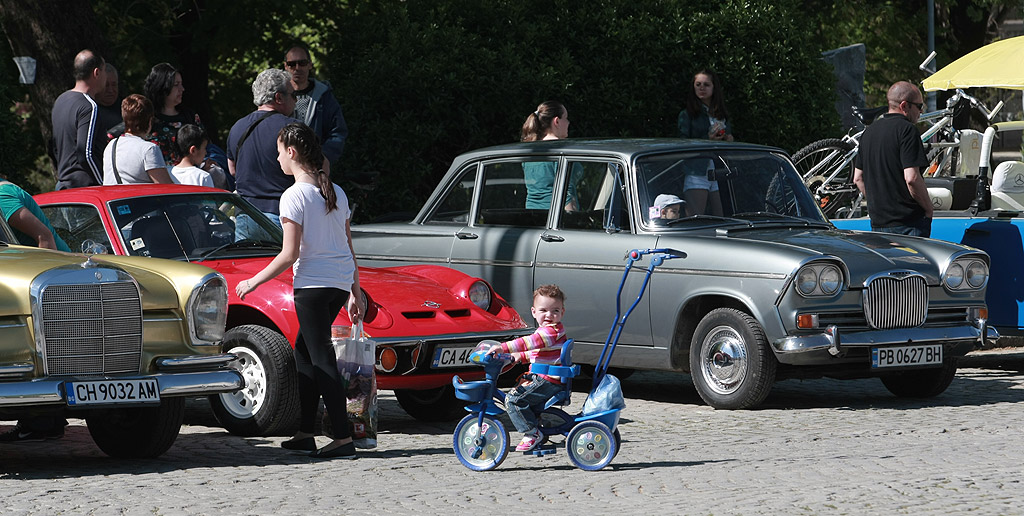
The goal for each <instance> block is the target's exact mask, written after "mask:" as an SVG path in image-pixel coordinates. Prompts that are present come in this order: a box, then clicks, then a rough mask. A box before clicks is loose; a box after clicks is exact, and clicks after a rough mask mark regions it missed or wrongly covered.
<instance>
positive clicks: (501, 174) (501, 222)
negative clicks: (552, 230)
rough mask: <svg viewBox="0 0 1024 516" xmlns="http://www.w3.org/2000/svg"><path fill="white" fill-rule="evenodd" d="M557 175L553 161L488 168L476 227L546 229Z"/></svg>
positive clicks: (556, 164)
mask: <svg viewBox="0 0 1024 516" xmlns="http://www.w3.org/2000/svg"><path fill="white" fill-rule="evenodd" d="M557 171H558V162H557V161H554V160H552V161H528V162H518V161H516V162H500V163H489V164H487V165H485V166H484V168H483V183H482V185H481V191H480V201H479V204H478V208H477V214H476V220H475V223H476V225H479V226H519V227H544V226H546V224H547V218H548V210H549V209H550V207H551V198H552V195H553V193H554V187H555V174H556V172H557Z"/></svg>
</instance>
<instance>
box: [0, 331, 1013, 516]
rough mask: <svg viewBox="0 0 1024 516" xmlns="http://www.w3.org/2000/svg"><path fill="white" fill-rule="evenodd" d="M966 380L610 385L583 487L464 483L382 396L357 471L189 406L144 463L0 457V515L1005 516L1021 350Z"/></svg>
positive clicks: (1, 449)
mask: <svg viewBox="0 0 1024 516" xmlns="http://www.w3.org/2000/svg"><path fill="white" fill-rule="evenodd" d="M966 365H967V366H968V367H965V368H962V369H961V371H960V373H959V374H958V376H957V378H956V380H955V381H954V383H953V385H952V386H951V387H950V388H949V390H948V391H947V392H946V393H944V394H943V395H942V396H939V397H937V398H934V399H931V400H927V401H923V402H921V401H908V400H899V399H896V398H894V397H892V396H891V395H889V394H888V392H887V391H886V390H885V388H884V387H882V385H881V383H880V382H879V381H878V380H861V381H846V382H840V381H834V380H813V381H796V380H791V381H785V382H780V383H778V384H776V386H775V388H774V390H773V391H772V394H771V396H770V397H769V398H768V400H767V402H766V403H765V404H764V406H763V407H761V408H760V409H758V410H749V411H716V410H713V409H710V408H708V407H706V406H704V405H702V404H701V403H700V400H699V398H698V397H697V394H696V393H695V391H694V390H693V386H692V384H690V382H689V379H688V378H685V377H680V376H678V375H668V374H663V373H639V374H636V375H634V376H632V377H631V378H629V379H628V380H625V381H624V382H623V385H624V390H625V393H626V396H627V404H628V406H627V408H626V410H625V412H624V414H623V420H622V422H621V424H620V427H619V428H620V431H621V433H622V437H623V446H622V451H621V452H620V453H619V455H618V456H617V457H616V459H615V461H614V462H613V463H612V464H611V465H610V466H609V467H608V468H606V469H605V470H603V471H599V472H584V471H580V470H577V469H575V468H573V467H571V466H570V465H569V462H568V459H567V457H566V455H565V453H564V451H562V450H560V451H559V453H558V454H556V455H554V456H549V457H545V458H534V457H526V456H522V455H520V454H516V453H515V452H512V453H511V454H510V456H509V458H508V459H507V460H506V461H505V463H504V464H503V465H502V466H501V467H500V468H499V469H498V470H495V471H492V472H487V473H474V472H472V471H469V470H467V469H465V468H464V467H462V466H461V465H460V464H459V462H458V460H457V459H456V458H455V456H454V455H453V453H452V451H451V431H452V429H453V427H454V423H451V424H436V425H433V424H423V423H419V422H417V421H415V420H413V419H412V418H410V417H408V416H406V415H405V414H404V413H403V412H402V410H401V409H400V408H399V407H398V404H397V403H396V402H395V400H394V396H393V395H391V393H390V392H387V391H385V392H382V395H381V418H380V424H381V426H382V428H383V429H384V431H383V432H382V434H381V436H380V441H381V446H380V448H379V449H377V450H374V451H369V452H366V453H363V454H362V455H361V458H360V459H359V460H357V461H337V460H336V461H327V462H311V461H310V460H309V459H308V458H306V457H304V456H302V455H297V454H294V453H292V452H288V451H285V450H282V449H281V448H279V446H278V444H279V443H280V442H281V441H282V440H283V439H284V438H283V437H272V438H240V437H235V436H232V435H229V434H226V433H225V432H224V431H223V430H221V429H219V428H216V427H215V423H214V421H213V420H212V416H210V415H209V411H208V405H207V404H206V403H205V401H193V402H190V403H189V410H188V414H187V415H186V422H187V423H188V424H187V426H185V427H184V428H183V429H182V434H181V435H180V436H179V437H178V441H177V442H176V443H175V445H174V447H173V448H171V450H170V451H169V452H168V453H167V454H165V455H164V456H163V457H161V458H160V459H155V460H143V461H119V460H114V459H110V458H107V457H106V456H105V455H103V454H102V453H101V452H100V451H99V450H98V449H97V448H96V447H95V446H94V445H93V444H92V441H91V440H90V438H89V435H88V430H87V429H86V427H85V426H84V423H83V422H82V421H80V420H72V424H71V426H70V427H68V432H67V436H66V437H65V438H64V439H62V440H60V441H53V442H52V443H47V444H43V445H41V444H38V443H23V444H16V445H3V446H0V494H2V496H0V514H4V515H22V514H47V515H50V514H74V515H80V514H127V515H135V514H138V515H172V514H232V515H234V514H424V515H425V514H460V513H461V514H466V513H469V512H478V511H488V512H486V513H485V514H514V513H520V514H521V513H523V511H544V512H545V513H546V514H584V513H595V514H612V513H616V512H618V513H621V514H637V513H640V512H641V511H642V512H644V513H648V514H698V515H703V514H709V515H710V514H715V515H719V514H857V515H859V514H887V515H888V514H914V515H918V514H952V513H962V512H967V511H974V513H976V514H1020V513H1021V512H1022V511H1024V508H1022V507H1024V484H1022V473H1024V446H1021V444H1020V443H1021V440H1022V435H1021V434H1022V432H1021V428H1022V422H1024V349H1003V350H994V351H991V352H984V353H981V354H977V355H974V356H972V357H971V358H970V359H969V360H968V363H967V364H966ZM584 397H585V395H584V394H583V393H580V394H577V395H576V396H575V397H574V402H573V406H572V407H570V408H571V409H572V410H570V412H571V411H575V410H578V407H579V406H580V405H581V403H582V401H583V399H584ZM4 429H5V428H0V431H2V430H4ZM320 439H321V444H324V443H326V440H324V438H320ZM513 439H514V440H516V439H517V436H515V434H513Z"/></svg>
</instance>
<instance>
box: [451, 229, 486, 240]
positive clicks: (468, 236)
mask: <svg viewBox="0 0 1024 516" xmlns="http://www.w3.org/2000/svg"><path fill="white" fill-rule="evenodd" d="M455 238H458V239H459V240H476V239H477V238H480V236H479V235H477V234H476V233H466V232H464V231H459V232H458V233H455Z"/></svg>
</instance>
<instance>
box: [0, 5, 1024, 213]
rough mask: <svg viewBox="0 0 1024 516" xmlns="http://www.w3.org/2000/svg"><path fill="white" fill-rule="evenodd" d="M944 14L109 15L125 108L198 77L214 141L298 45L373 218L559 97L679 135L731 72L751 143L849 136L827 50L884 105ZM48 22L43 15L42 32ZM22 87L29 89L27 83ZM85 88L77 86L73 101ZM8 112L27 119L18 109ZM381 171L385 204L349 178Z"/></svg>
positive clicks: (363, 209) (424, 9) (249, 11)
mask: <svg viewBox="0 0 1024 516" xmlns="http://www.w3.org/2000/svg"><path fill="white" fill-rule="evenodd" d="M1020 3H1021V2H1020V0H949V1H944V2H940V3H939V5H938V6H937V16H936V25H937V28H936V33H937V39H938V43H939V64H940V66H941V65H942V64H945V63H948V62H950V61H951V60H952V59H954V58H956V57H959V56H960V55H963V54H964V53H966V52H967V51H969V50H972V49H974V48H977V47H978V46H980V45H982V44H984V43H985V42H987V41H990V40H991V39H993V38H994V37H995V35H994V33H993V32H992V31H991V29H992V26H993V23H994V22H996V21H998V20H1000V19H1002V18H1003V17H1005V16H1006V13H1007V12H1008V11H1009V10H1010V9H1013V8H1016V9H1019V8H1020ZM926 5H927V0H899V1H896V0H862V1H858V2H832V1H826V0H777V1H771V0H722V1H716V2H706V1H699V0H633V1H629V0H589V1H588V0H560V1H556V2H552V1H550V0H519V1H515V0H409V1H398V0H323V1H320V2H304V3H298V4H296V3H291V2H284V3H282V2H278V1H272V0H241V1H236V2H221V1H210V0H192V1H189V2H181V1H180V0H151V1H150V2H146V3H139V2H137V1H136V0H93V1H92V6H93V9H94V11H95V12H96V15H97V16H96V18H97V21H98V23H99V24H100V25H101V26H102V31H101V32H102V33H103V36H102V37H105V38H106V39H107V42H106V43H107V47H108V48H110V55H109V56H107V58H108V60H109V61H111V62H113V63H114V64H115V65H117V66H118V68H119V69H120V71H121V88H122V89H121V93H122V95H125V94H128V93H134V92H141V90H142V83H143V80H144V79H145V77H146V74H147V73H148V72H149V69H150V67H152V66H153V65H154V64H156V63H159V62H163V61H166V62H170V63H172V64H174V65H176V66H177V67H178V68H179V69H180V70H182V71H183V75H184V79H185V83H186V91H185V97H184V105H186V106H188V107H190V108H192V109H195V110H197V111H199V112H200V114H201V115H202V116H203V120H204V122H205V123H206V125H207V127H208V129H212V130H213V139H214V141H215V142H223V140H224V139H225V137H226V135H227V130H228V128H230V126H231V125H232V124H233V123H234V121H235V120H237V119H238V118H240V117H241V116H243V115H245V114H246V113H248V112H250V111H252V109H253V108H254V106H253V105H252V102H251V92H250V84H251V82H252V80H253V79H254V78H255V76H256V75H257V74H258V73H259V72H260V71H262V70H263V69H265V68H267V67H270V66H281V64H282V63H281V60H282V57H283V52H284V50H285V48H287V46H288V45H289V44H290V43H291V42H293V41H297V40H301V41H305V42H306V43H307V44H309V46H310V47H311V50H312V54H313V58H314V63H315V65H316V69H315V74H316V76H317V77H318V78H320V79H326V80H328V81H330V82H331V83H332V84H333V86H334V89H335V93H336V95H337V96H338V98H339V100H340V102H341V104H342V107H343V109H344V113H345V117H346V119H347V121H348V123H349V126H350V136H349V140H348V143H347V145H346V151H345V154H344V155H343V157H342V163H341V166H340V167H338V170H335V171H334V172H335V174H334V175H335V180H336V181H338V182H340V183H341V184H342V185H343V186H345V187H346V190H347V191H348V192H349V194H350V196H352V197H353V201H354V202H355V203H357V204H358V205H359V209H358V210H357V212H356V219H357V221H366V220H369V219H372V218H373V217H375V216H377V215H380V214H383V213H387V212H391V211H409V210H415V209H416V208H417V207H418V206H419V205H420V204H421V203H422V201H423V200H424V199H425V198H426V196H427V195H428V194H429V193H430V191H431V190H432V189H433V187H434V185H435V184H436V182H437V180H438V178H439V177H440V176H441V175H442V174H443V173H444V171H445V170H446V168H447V167H448V165H449V163H450V162H451V159H452V158H453V157H454V156H455V155H456V154H458V153H460V152H463V151H465V150H468V149H474V148H478V147H482V146H486V145H492V144H500V143H506V142H511V141H515V140H517V139H518V134H519V128H520V127H521V125H522V122H523V120H524V118H525V117H526V115H527V114H528V113H530V112H531V111H532V110H533V109H534V108H535V106H536V105H537V104H539V103H540V102H542V101H544V100H549V99H554V100H559V101H561V102H563V103H564V104H566V106H567V107H568V109H569V112H570V119H571V121H572V125H571V127H570V136H571V137H614V136H667V137H674V136H676V117H677V115H678V113H679V111H680V109H682V106H683V103H684V98H685V94H686V91H687V89H689V88H690V87H691V86H690V84H691V79H692V75H693V73H694V72H695V71H696V70H698V69H700V68H703V67H710V68H712V69H714V70H716V71H717V72H718V73H719V75H720V76H721V77H722V79H723V81H724V90H725V94H726V102H727V104H728V107H729V110H730V113H731V117H730V118H731V123H732V124H733V125H734V128H735V134H736V136H737V138H738V139H739V140H741V141H748V142H755V143H763V144H768V145H774V146H778V147H781V148H783V149H785V150H788V151H791V152H792V151H795V150H797V149H798V148H800V147H802V146H803V145H806V144H807V143H809V142H812V141H814V140H817V139H820V138H824V137H835V136H839V134H840V133H841V131H840V129H839V127H838V115H837V114H836V113H835V110H834V107H833V106H834V104H833V103H834V100H835V99H834V95H835V94H834V80H833V77H832V74H831V70H830V69H829V67H828V65H826V64H825V63H824V62H823V61H821V59H820V52H822V51H824V50H829V49H832V48H837V47H841V46H846V45H850V44H854V43H865V44H866V46H867V75H866V80H865V87H866V90H867V92H868V103H869V104H872V105H874V104H877V103H879V102H881V99H882V98H884V97H883V92H884V90H885V88H886V87H887V86H888V85H889V84H891V83H892V82H893V81H895V80H899V79H910V80H914V81H919V80H920V79H921V78H922V77H923V74H921V73H920V72H918V71H916V66H917V64H918V63H919V62H920V61H921V59H922V58H923V57H924V54H925V53H926V52H925V43H924V41H925V36H926V19H927V10H926ZM43 21H45V20H43ZM9 52H10V51H9V49H8V48H7V47H6V46H4V49H3V50H2V51H0V61H2V64H0V102H2V106H3V109H0V134H2V135H3V138H2V139H0V167H2V169H3V171H4V173H6V174H7V175H8V176H9V177H11V178H12V179H13V180H15V181H16V182H19V183H21V184H22V185H23V186H25V187H26V188H27V189H29V190H31V191H44V190H49V189H50V188H52V186H53V179H52V172H51V171H50V170H51V166H50V164H49V160H48V159H46V158H45V157H44V154H45V149H44V146H43V144H42V142H41V138H40V137H39V134H38V131H35V130H34V128H35V127H38V121H36V120H32V119H31V118H30V115H28V116H29V118H28V119H26V116H25V115H23V114H22V111H23V110H21V109H20V108H19V111H18V112H17V113H16V112H15V109H13V108H10V107H11V106H12V105H13V103H14V102H16V101H21V100H22V99H24V93H25V92H24V87H23V86H20V85H17V84H16V77H17V74H16V73H15V72H13V69H14V67H13V63H12V62H11V60H10V55H9ZM12 74H13V75H12ZM70 82H71V81H70V77H69V84H68V87H70V86H71V84H70ZM9 108H10V109H9ZM364 172H378V173H379V174H380V180H379V184H378V185H377V187H376V189H375V190H372V191H366V190H361V189H358V188H354V187H353V186H354V185H353V184H352V183H350V182H348V181H347V179H348V178H351V177H353V176H354V175H356V174H359V173H364Z"/></svg>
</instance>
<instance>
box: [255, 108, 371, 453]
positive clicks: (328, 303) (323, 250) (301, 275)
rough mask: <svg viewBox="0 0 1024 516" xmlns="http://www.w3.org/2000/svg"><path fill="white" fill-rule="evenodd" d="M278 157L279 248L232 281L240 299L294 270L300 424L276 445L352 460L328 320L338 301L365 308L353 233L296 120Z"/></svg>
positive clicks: (316, 148)
mask: <svg viewBox="0 0 1024 516" xmlns="http://www.w3.org/2000/svg"><path fill="white" fill-rule="evenodd" d="M277 153H278V156H277V160H278V162H279V163H280V164H281V170H283V171H284V173H285V174H288V175H291V176H295V184H294V185H292V186H290V187H288V189H287V190H285V191H284V193H283V194H282V195H281V227H282V229H283V230H284V244H283V246H282V248H281V252H280V253H279V254H278V255H277V256H276V257H274V259H273V260H272V261H271V262H270V263H269V264H267V266H266V267H265V268H264V269H263V270H262V271H260V272H259V273H258V274H256V275H255V276H253V277H252V278H250V279H247V280H244V281H241V282H239V283H238V285H237V286H236V287H235V293H236V294H238V297H239V298H244V297H245V295H246V294H248V293H249V292H251V291H252V290H253V289H255V288H256V287H258V286H259V285H260V284H262V283H264V282H266V281H268V280H270V279H272V278H274V277H276V276H277V275H279V274H281V273H282V272H284V271H285V270H286V269H287V268H288V267H292V271H293V278H292V281H293V288H294V290H293V292H294V295H293V298H294V301H295V315H296V316H297V317H298V319H299V336H298V338H297V339H296V341H295V369H296V370H297V371H298V380H299V409H300V420H299V431H298V432H297V433H296V434H295V435H294V436H293V437H292V438H291V439H289V440H287V441H284V442H283V443H281V446H282V447H283V448H286V449H290V450H308V451H311V452H312V453H310V456H311V457H313V458H317V459H331V458H346V459H354V458H356V454H355V445H353V444H352V435H351V429H350V427H349V422H348V411H347V410H346V399H345V384H344V381H343V380H342V378H341V375H340V374H339V373H338V367H337V363H336V361H335V355H334V348H333V347H332V346H331V325H332V323H333V322H334V319H335V317H337V316H338V313H339V312H340V311H341V309H342V307H345V308H347V310H348V315H349V319H350V320H351V321H352V322H353V323H356V322H359V321H360V320H361V319H362V316H363V313H364V310H365V307H364V306H363V300H362V295H361V293H360V289H359V269H358V267H357V266H356V258H355V252H354V251H353V250H352V232H351V229H350V227H349V222H350V219H351V216H352V212H351V210H350V209H349V205H348V198H347V197H346V196H345V192H344V191H343V190H342V189H341V187H339V186H338V185H335V184H334V183H332V182H331V178H330V176H329V175H328V174H327V173H326V172H324V169H323V165H324V155H323V151H321V149H320V143H319V141H318V140H317V137H316V135H315V134H314V133H313V130H312V129H310V128H309V127H308V126H306V124H303V123H301V122H295V123H291V124H288V125H286V126H284V127H283V128H281V131H280V132H279V133H278V136H277ZM321 396H322V397H323V400H324V405H325V406H326V407H327V413H328V414H329V415H330V418H331V426H332V428H333V430H334V440H333V441H331V442H330V443H329V444H327V445H326V446H324V447H322V448H319V449H317V447H316V441H315V440H314V438H313V425H314V423H315V420H316V411H317V405H318V404H319V402H320V398H321Z"/></svg>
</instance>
